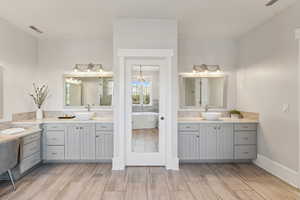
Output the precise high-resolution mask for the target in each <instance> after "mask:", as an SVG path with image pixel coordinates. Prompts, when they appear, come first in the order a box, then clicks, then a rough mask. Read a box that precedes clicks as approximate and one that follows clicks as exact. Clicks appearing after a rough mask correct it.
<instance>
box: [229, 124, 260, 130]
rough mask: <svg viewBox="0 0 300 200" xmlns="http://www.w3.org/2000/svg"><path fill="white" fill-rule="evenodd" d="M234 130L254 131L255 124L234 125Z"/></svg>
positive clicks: (255, 128)
mask: <svg viewBox="0 0 300 200" xmlns="http://www.w3.org/2000/svg"><path fill="white" fill-rule="evenodd" d="M234 130H236V131H256V130H257V124H235V126H234Z"/></svg>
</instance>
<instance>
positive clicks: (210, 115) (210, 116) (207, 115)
mask: <svg viewBox="0 0 300 200" xmlns="http://www.w3.org/2000/svg"><path fill="white" fill-rule="evenodd" d="M221 116H222V113H219V112H203V113H202V117H203V118H204V119H205V120H210V121H216V120H219V119H220V118H221Z"/></svg>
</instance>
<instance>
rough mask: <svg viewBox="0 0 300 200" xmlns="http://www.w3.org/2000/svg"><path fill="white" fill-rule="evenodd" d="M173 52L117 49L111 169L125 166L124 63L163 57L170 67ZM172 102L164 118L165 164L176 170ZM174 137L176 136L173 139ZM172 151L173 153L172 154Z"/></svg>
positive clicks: (170, 78) (170, 74)
mask: <svg viewBox="0 0 300 200" xmlns="http://www.w3.org/2000/svg"><path fill="white" fill-rule="evenodd" d="M173 56H174V52H173V50H171V49H118V54H117V60H118V63H117V64H118V65H119V66H115V68H114V72H115V74H114V75H115V76H114V77H115V78H116V79H118V80H116V84H115V86H116V87H117V90H114V91H118V94H117V95H116V96H117V98H116V99H115V102H114V105H115V106H114V157H113V170H124V169H125V166H126V141H127V140H126V131H125V130H126V124H125V119H126V118H125V117H126V113H125V111H126V109H125V107H126V102H125V83H126V82H125V65H126V59H128V58H163V59H165V60H166V63H167V67H168V68H169V69H172V58H173ZM171 72H172V70H170V73H169V74H168V77H166V78H167V79H168V81H167V83H168V84H169V85H170V87H169V88H172V87H171V84H172V82H171V80H172V73H171ZM165 98H167V100H166V101H167V102H172V98H173V97H172V95H166V96H165ZM172 109H173V107H172V104H171V103H169V104H168V106H167V108H166V115H167V116H170V117H169V119H166V132H165V133H166V142H165V146H166V148H165V151H166V152H165V155H166V156H165V160H166V163H165V166H166V168H167V169H174V170H177V169H178V167H179V164H178V158H177V153H176V152H175V153H174V152H173V150H172V148H173V145H177V142H175V143H174V141H177V140H176V138H177V133H172V120H171V119H172V117H171V116H172ZM174 137H176V138H175V139H174ZM175 149H177V148H175ZM173 153H174V155H175V156H174V155H173Z"/></svg>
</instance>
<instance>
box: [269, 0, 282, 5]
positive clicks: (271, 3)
mask: <svg viewBox="0 0 300 200" xmlns="http://www.w3.org/2000/svg"><path fill="white" fill-rule="evenodd" d="M277 1H279V0H271V1H269V2H268V3H267V4H266V6H272V5H274V4H275V3H276V2H277Z"/></svg>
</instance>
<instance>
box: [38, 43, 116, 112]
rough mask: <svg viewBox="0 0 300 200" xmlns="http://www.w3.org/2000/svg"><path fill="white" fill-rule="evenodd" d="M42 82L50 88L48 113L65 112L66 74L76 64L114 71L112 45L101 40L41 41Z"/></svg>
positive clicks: (47, 104)
mask: <svg viewBox="0 0 300 200" xmlns="http://www.w3.org/2000/svg"><path fill="white" fill-rule="evenodd" d="M38 46H39V58H38V64H39V69H38V79H39V81H40V82H41V83H46V84H48V86H49V90H50V95H51V96H50V97H49V99H48V100H47V102H46V104H45V106H44V109H45V110H61V109H63V74H64V73H66V72H70V71H72V69H73V67H74V65H75V64H88V63H90V62H92V63H101V64H103V67H104V69H105V70H107V71H112V61H113V58H112V41H111V40H98V39H47V40H46V39H44V40H43V39H41V40H39V45H38Z"/></svg>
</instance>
